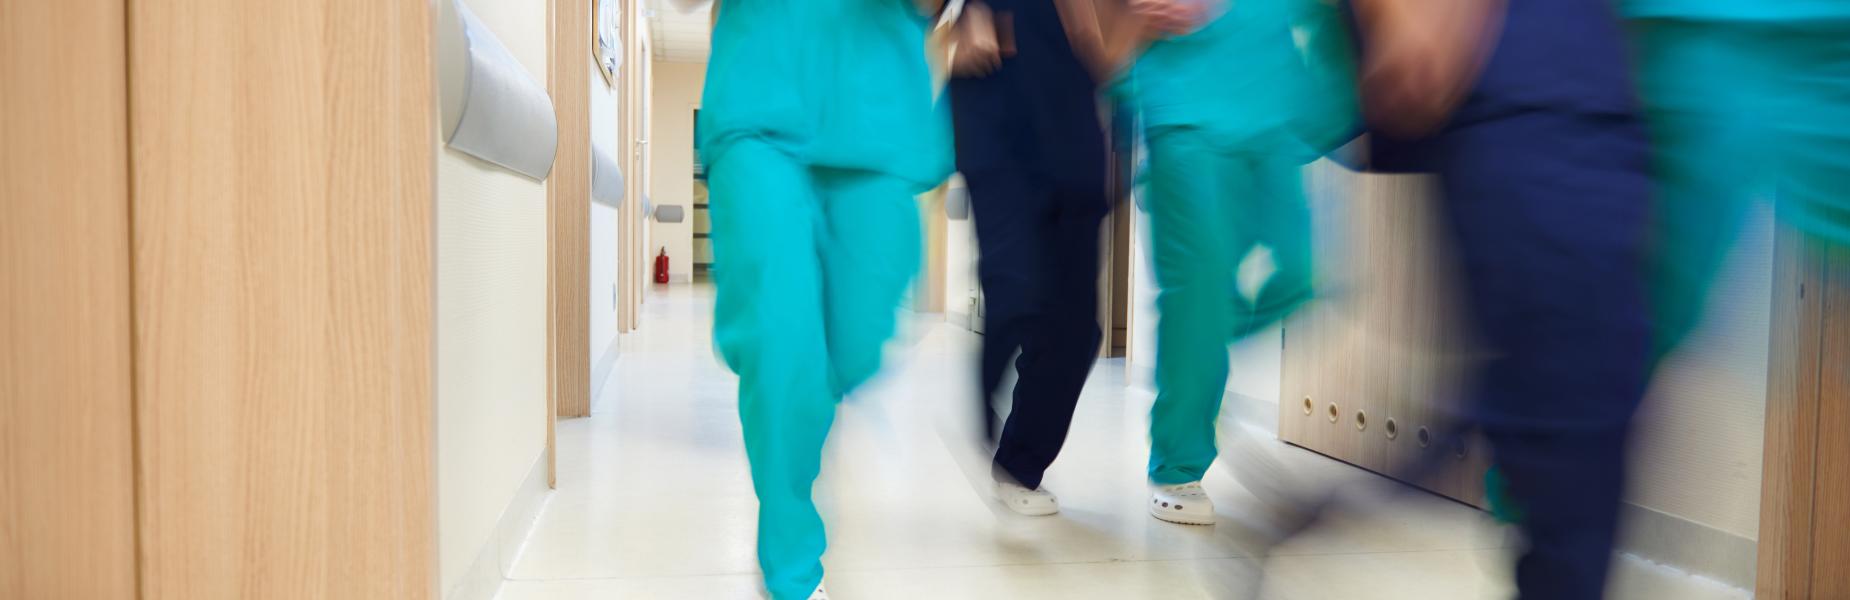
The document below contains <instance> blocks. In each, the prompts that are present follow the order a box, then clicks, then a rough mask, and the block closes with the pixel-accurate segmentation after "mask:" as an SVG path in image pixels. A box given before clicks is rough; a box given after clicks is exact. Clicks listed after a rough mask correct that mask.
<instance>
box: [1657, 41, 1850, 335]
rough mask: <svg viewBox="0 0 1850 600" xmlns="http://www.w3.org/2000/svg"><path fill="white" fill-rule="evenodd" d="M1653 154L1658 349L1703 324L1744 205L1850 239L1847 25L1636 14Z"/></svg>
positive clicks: (1830, 235) (1837, 238) (1823, 235)
mask: <svg viewBox="0 0 1850 600" xmlns="http://www.w3.org/2000/svg"><path fill="white" fill-rule="evenodd" d="M1630 27H1631V29H1632V39H1633V41H1634V46H1635V54H1636V57H1637V62H1638V67H1639V69H1638V77H1637V79H1638V87H1639V96H1640V99H1641V101H1642V104H1643V106H1644V108H1645V111H1646V115H1647V117H1648V123H1649V127H1650V130H1651V136H1652V140H1651V141H1652V145H1653V147H1654V149H1655V152H1656V158H1655V160H1654V162H1655V165H1654V166H1655V168H1656V175H1657V176H1658V197H1657V202H1656V204H1655V207H1654V208H1655V212H1654V217H1655V220H1654V225H1653V231H1652V239H1653V240H1654V242H1655V243H1654V247H1653V257H1652V265H1651V266H1652V268H1651V270H1650V277H1651V278H1652V281H1651V293H1652V309H1653V316H1654V319H1655V325H1654V329H1655V335H1654V338H1655V339H1654V348H1653V350H1654V353H1653V356H1654V358H1657V359H1662V358H1663V357H1664V356H1665V355H1667V354H1669V353H1670V352H1671V351H1672V350H1674V349H1675V348H1676V347H1677V345H1678V344H1679V343H1680V342H1682V341H1683V339H1684V338H1685V337H1687V336H1688V334H1689V333H1690V332H1691V331H1692V330H1694V329H1695V327H1696V326H1697V325H1698V324H1699V320H1700V317H1701V315H1702V313H1703V310H1704V308H1705V302H1704V301H1705V300H1706V299H1707V297H1708V294H1709V288H1710V287H1711V284H1713V282H1714V280H1715V278H1716V276H1717V275H1718V274H1719V272H1720V268H1721V266H1722V262H1723V260H1724V259H1725V258H1726V256H1727V253H1728V251H1729V250H1730V249H1731V248H1732V247H1733V244H1734V241H1735V239H1736V238H1737V237H1738V234H1739V232H1740V227H1741V224H1742V221H1743V220H1744V218H1745V216H1746V213H1747V208H1748V207H1749V206H1750V205H1751V204H1752V202H1753V201H1755V200H1757V199H1765V198H1767V197H1769V196H1772V197H1776V198H1777V200H1778V206H1779V209H1780V211H1779V212H1780V216H1781V217H1782V218H1784V219H1785V220H1786V221H1788V222H1790V223H1793V224H1796V225H1797V226H1799V227H1800V228H1801V229H1802V230H1804V231H1807V232H1809V233H1812V234H1814V235H1816V236H1818V237H1820V238H1822V239H1824V240H1827V241H1836V242H1838V243H1845V241H1846V240H1850V201H1846V200H1844V198H1845V197H1846V195H1845V194H1844V193H1843V190H1845V189H1850V126H1845V125H1844V123H1850V108H1846V107H1847V106H1850V41H1847V40H1850V23H1845V22H1837V23H1823V24H1799V25H1787V24H1765V23H1760V24H1756V23H1747V22H1737V21H1721V20H1695V19H1669V18H1660V19H1638V20H1634V21H1632V22H1631V23H1630Z"/></svg>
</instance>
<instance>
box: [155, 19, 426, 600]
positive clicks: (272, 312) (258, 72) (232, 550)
mask: <svg viewBox="0 0 1850 600" xmlns="http://www.w3.org/2000/svg"><path fill="white" fill-rule="evenodd" d="M430 10H431V9H430V4H429V3H427V2H375V1H372V0H310V1H303V2H283V3H250V2H243V1H240V0H189V1H177V0H168V1H161V0H136V1H132V2H130V3H129V27H128V30H129V40H130V52H129V56H130V61H129V62H130V72H131V79H130V81H131V82H132V85H131V102H130V106H131V112H130V121H131V123H132V126H133V133H132V140H133V144H132V156H133V160H134V174H133V177H134V201H133V227H134V230H135V246H134V250H133V256H134V267H135V273H136V277H135V289H134V292H135V298H136V307H135V338H136V339H135V360H136V370H137V381H136V398H135V400H136V408H137V411H138V423H137V432H138V435H139V438H138V447H139V452H138V456H137V464H138V470H139V473H140V479H141V489H140V493H139V497H140V510H139V522H140V532H141V538H140V555H139V556H140V560H141V597H142V598H143V599H145V600H163V599H169V598H172V599H186V600H201V599H205V600H215V599H226V600H230V599H240V598H265V599H279V600H286V599H292V598H303V599H308V598H346V599H370V598H392V599H413V600H416V599H423V598H432V597H434V596H435V595H436V577H435V566H436V556H435V527H434V525H435V517H434V513H433V504H434V494H433V486H432V483H433V481H432V480H433V477H434V468H433V467H434V464H433V457H432V446H433V436H432V429H433V420H434V408H433V398H432V394H433V393H432V339H431V338H432V310H431V308H432V307H431V303H432V280H431V278H432V258H431V254H432V251H431V246H432V232H431V228H432V214H431V213H432V202H433V186H434V175H433V152H434V140H436V138H437V136H436V132H435V131H434V125H435V123H434V120H435V119H434V115H435V109H434V107H435V100H436V98H435V91H434V84H433V80H434V77H433V73H432V63H431V45H432V44H431V41H430V31H431V29H432V22H431V14H430Z"/></svg>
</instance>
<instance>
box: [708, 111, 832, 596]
mask: <svg viewBox="0 0 1850 600" xmlns="http://www.w3.org/2000/svg"><path fill="white" fill-rule="evenodd" d="M708 183H709V184H710V185H711V186H712V193H713V196H714V198H715V199H716V200H719V201H718V202H715V203H714V204H713V232H714V233H715V234H716V235H714V236H713V237H714V241H713V252H714V257H715V258H716V259H717V260H718V261H719V263H720V264H723V265H726V268H725V269H724V270H722V271H720V272H718V273H715V277H714V283H715V284H716V286H717V288H718V297H717V298H716V300H715V306H714V317H713V336H714V339H715V341H716V343H717V345H718V347H719V350H720V352H721V354H723V355H724V357H725V360H726V364H727V365H729V366H730V367H731V368H732V369H733V370H734V371H735V372H737V373H738V374H739V420H740V421H741V423H742V425H743V427H744V433H745V453H746V457H747V458H748V459H749V460H750V462H751V473H752V487H753V489H754V490H756V491H757V493H758V564H759V566H760V567H761V568H762V569H763V570H764V582H765V587H766V588H767V589H768V590H769V591H770V592H771V596H772V598H774V599H776V600H786V599H792V598H807V597H809V594H810V592H811V591H813V590H815V589H816V586H817V585H818V584H820V583H821V581H822V552H823V549H824V548H825V547H826V546H827V540H826V538H825V535H824V533H823V527H822V517H821V515H820V514H818V513H817V512H816V505H815V504H814V502H812V500H811V497H810V491H811V488H812V486H813V485H814V483H815V480H816V475H817V473H818V472H819V471H820V470H821V465H822V446H823V442H824V441H825V440H826V439H827V438H828V433H829V426H830V424H831V423H832V421H833V420H834V418H835V404H836V401H837V400H838V399H839V398H840V395H839V393H838V391H837V389H836V388H835V386H833V385H832V383H831V375H830V368H829V361H828V356H829V346H828V342H827V341H826V338H825V330H824V322H823V283H822V270H821V264H820V262H819V260H818V257H817V236H818V233H819V214H818V208H819V206H818V201H817V198H816V192H815V191H814V186H813V184H812V181H811V178H810V175H809V172H808V169H807V167H805V166H803V165H800V164H798V163H797V162H796V161H795V160H793V159H792V158H791V157H790V156H789V155H787V154H785V153H783V152H781V151H779V150H777V149H776V148H773V147H771V146H768V145H765V144H761V143H754V142H741V143H739V144H738V145H737V146H735V147H733V148H731V149H730V150H729V151H728V152H727V153H726V154H725V155H724V157H723V159H722V160H720V161H719V162H716V163H715V164H713V165H711V167H710V168H709V175H708Z"/></svg>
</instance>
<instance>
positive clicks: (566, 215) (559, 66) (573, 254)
mask: <svg viewBox="0 0 1850 600" xmlns="http://www.w3.org/2000/svg"><path fill="white" fill-rule="evenodd" d="M547 7H548V9H547V16H548V18H549V21H548V24H549V26H548V34H549V35H548V36H547V48H548V51H547V56H546V64H547V70H548V71H549V73H548V75H547V77H546V81H547V86H548V87H549V88H550V89H549V90H548V92H549V93H550V94H551V95H552V103H553V111H554V113H556V115H557V116H558V120H559V146H558V154H557V156H556V158H555V159H554V163H553V167H552V175H551V176H550V177H548V178H547V185H546V215H547V219H546V223H547V225H546V246H547V252H546V264H547V272H548V274H549V277H548V285H547V304H546V305H547V322H548V323H550V329H549V330H548V331H549V336H548V339H549V341H550V343H549V344H548V352H547V355H546V358H547V365H548V368H547V372H548V374H549V375H548V376H549V377H550V378H551V380H552V382H551V383H552V385H551V386H550V389H551V393H552V402H553V404H554V405H555V406H556V411H557V412H556V413H554V414H556V415H557V416H561V417H586V416H590V415H591V299H590V298H591V297H590V294H591V81H590V79H589V78H587V77H585V66H586V63H587V62H588V61H591V60H592V54H591V10H592V8H591V7H592V3H590V2H583V1H576V0H548V3H547ZM626 66H627V65H626ZM551 420H552V419H551V418H550V417H548V422H550V421H551ZM547 427H548V431H550V430H551V427H552V426H551V425H548V426H547ZM549 437H550V434H549ZM550 446H551V444H550V443H549V444H548V447H550Z"/></svg>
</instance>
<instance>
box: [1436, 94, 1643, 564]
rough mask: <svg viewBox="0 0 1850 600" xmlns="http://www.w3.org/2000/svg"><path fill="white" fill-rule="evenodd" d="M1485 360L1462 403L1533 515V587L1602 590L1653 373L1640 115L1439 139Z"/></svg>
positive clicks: (1516, 122)
mask: <svg viewBox="0 0 1850 600" xmlns="http://www.w3.org/2000/svg"><path fill="white" fill-rule="evenodd" d="M1441 139H1442V140H1443V141H1442V143H1441V145H1440V152H1441V156H1440V158H1441V160H1440V161H1439V165H1438V170H1439V175H1440V177H1441V186H1442V189H1443V193H1444V194H1445V208H1444V211H1445V217H1446V220H1447V222H1448V225H1449V228H1450V230H1451V232H1452V234H1453V235H1454V239H1455V242H1456V244H1457V246H1456V248H1455V249H1456V251H1457V257H1458V260H1459V267H1460V272H1461V275H1462V282H1461V283H1462V286H1463V290H1462V291H1463V293H1464V296H1465V298H1466V300H1467V304H1468V306H1469V310H1470V312H1469V316H1470V318H1471V319H1472V321H1473V325H1474V326H1475V333H1476V334H1477V341H1478V342H1479V343H1481V344H1483V345H1484V346H1485V350H1487V351H1488V355H1489V358H1488V359H1487V361H1486V362H1485V363H1483V364H1481V365H1480V366H1479V368H1478V369H1477V370H1476V372H1475V374H1474V377H1475V379H1474V381H1472V382H1471V387H1470V388H1469V389H1470V390H1471V392H1470V397H1469V399H1468V402H1467V403H1466V404H1465V406H1464V410H1465V412H1466V414H1465V415H1464V416H1465V418H1466V421H1467V423H1468V424H1469V425H1471V426H1473V427H1474V428H1476V429H1477V430H1478V431H1479V432H1481V433H1482V434H1483V435H1484V436H1485V438H1486V439H1487V440H1488V441H1489V444H1490V447H1491V451H1492V453H1493V461H1494V462H1495V464H1496V466H1497V468H1499V469H1500V470H1502V471H1503V473H1504V474H1505V475H1506V476H1507V480H1508V482H1509V491H1510V494H1511V496H1512V498H1513V499H1514V500H1515V501H1516V503H1517V505H1519V506H1521V507H1522V508H1523V510H1524V512H1525V513H1526V514H1525V516H1524V519H1523V520H1522V530H1523V533H1524V535H1525V538H1526V541H1527V545H1526V547H1525V549H1524V552H1523V555H1522V557H1521V559H1520V561H1519V563H1518V564H1517V569H1516V583H1517V587H1518V590H1519V592H1520V594H1521V597H1522V598H1524V599H1528V600H1535V599H1554V598H1562V599H1587V598H1599V597H1602V595H1603V593H1604V589H1605V583H1606V575H1607V569H1608V566H1609V563H1610V561H1611V556H1612V549H1613V541H1614V532H1615V530H1616V528H1617V525H1618V510H1619V501H1620V497H1621V495H1622V493H1623V487H1624V483H1625V471H1624V467H1625V448H1626V439H1627V437H1628V427H1629V425H1630V422H1631V419H1632V416H1633V414H1634V413H1635V412H1636V410H1637V407H1638V404H1639V401H1640V399H1641V398H1642V396H1643V394H1644V390H1645V387H1646V384H1647V381H1648V379H1649V371H1650V367H1649V365H1650V331H1651V330H1650V323H1649V318H1648V314H1647V312H1648V311H1647V308H1646V306H1647V303H1646V296H1645V280H1644V277H1643V270H1642V269H1643V266H1644V264H1645V261H1644V259H1645V256H1644V252H1645V248H1646V244H1647V243H1648V241H1647V239H1646V231H1647V230H1648V227H1649V224H1650V223H1649V220H1650V218H1651V215H1650V206H1651V189H1652V187H1651V181H1650V179H1649V177H1648V166H1649V164H1648V161H1649V148H1648V143H1647V142H1646V137H1645V133H1644V131H1643V129H1642V128H1641V126H1640V124H1639V122H1638V121H1637V119H1636V117H1634V116H1631V115H1616V114H1575V113H1563V112H1547V111H1532V112H1523V113H1517V114H1513V115H1509V116H1504V117H1500V118H1494V119H1487V120H1483V121H1480V122H1477V123H1474V124H1461V125H1455V126H1454V127H1453V128H1452V129H1451V130H1449V131H1447V132H1446V133H1445V134H1444V135H1443V137H1442V138H1441Z"/></svg>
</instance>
